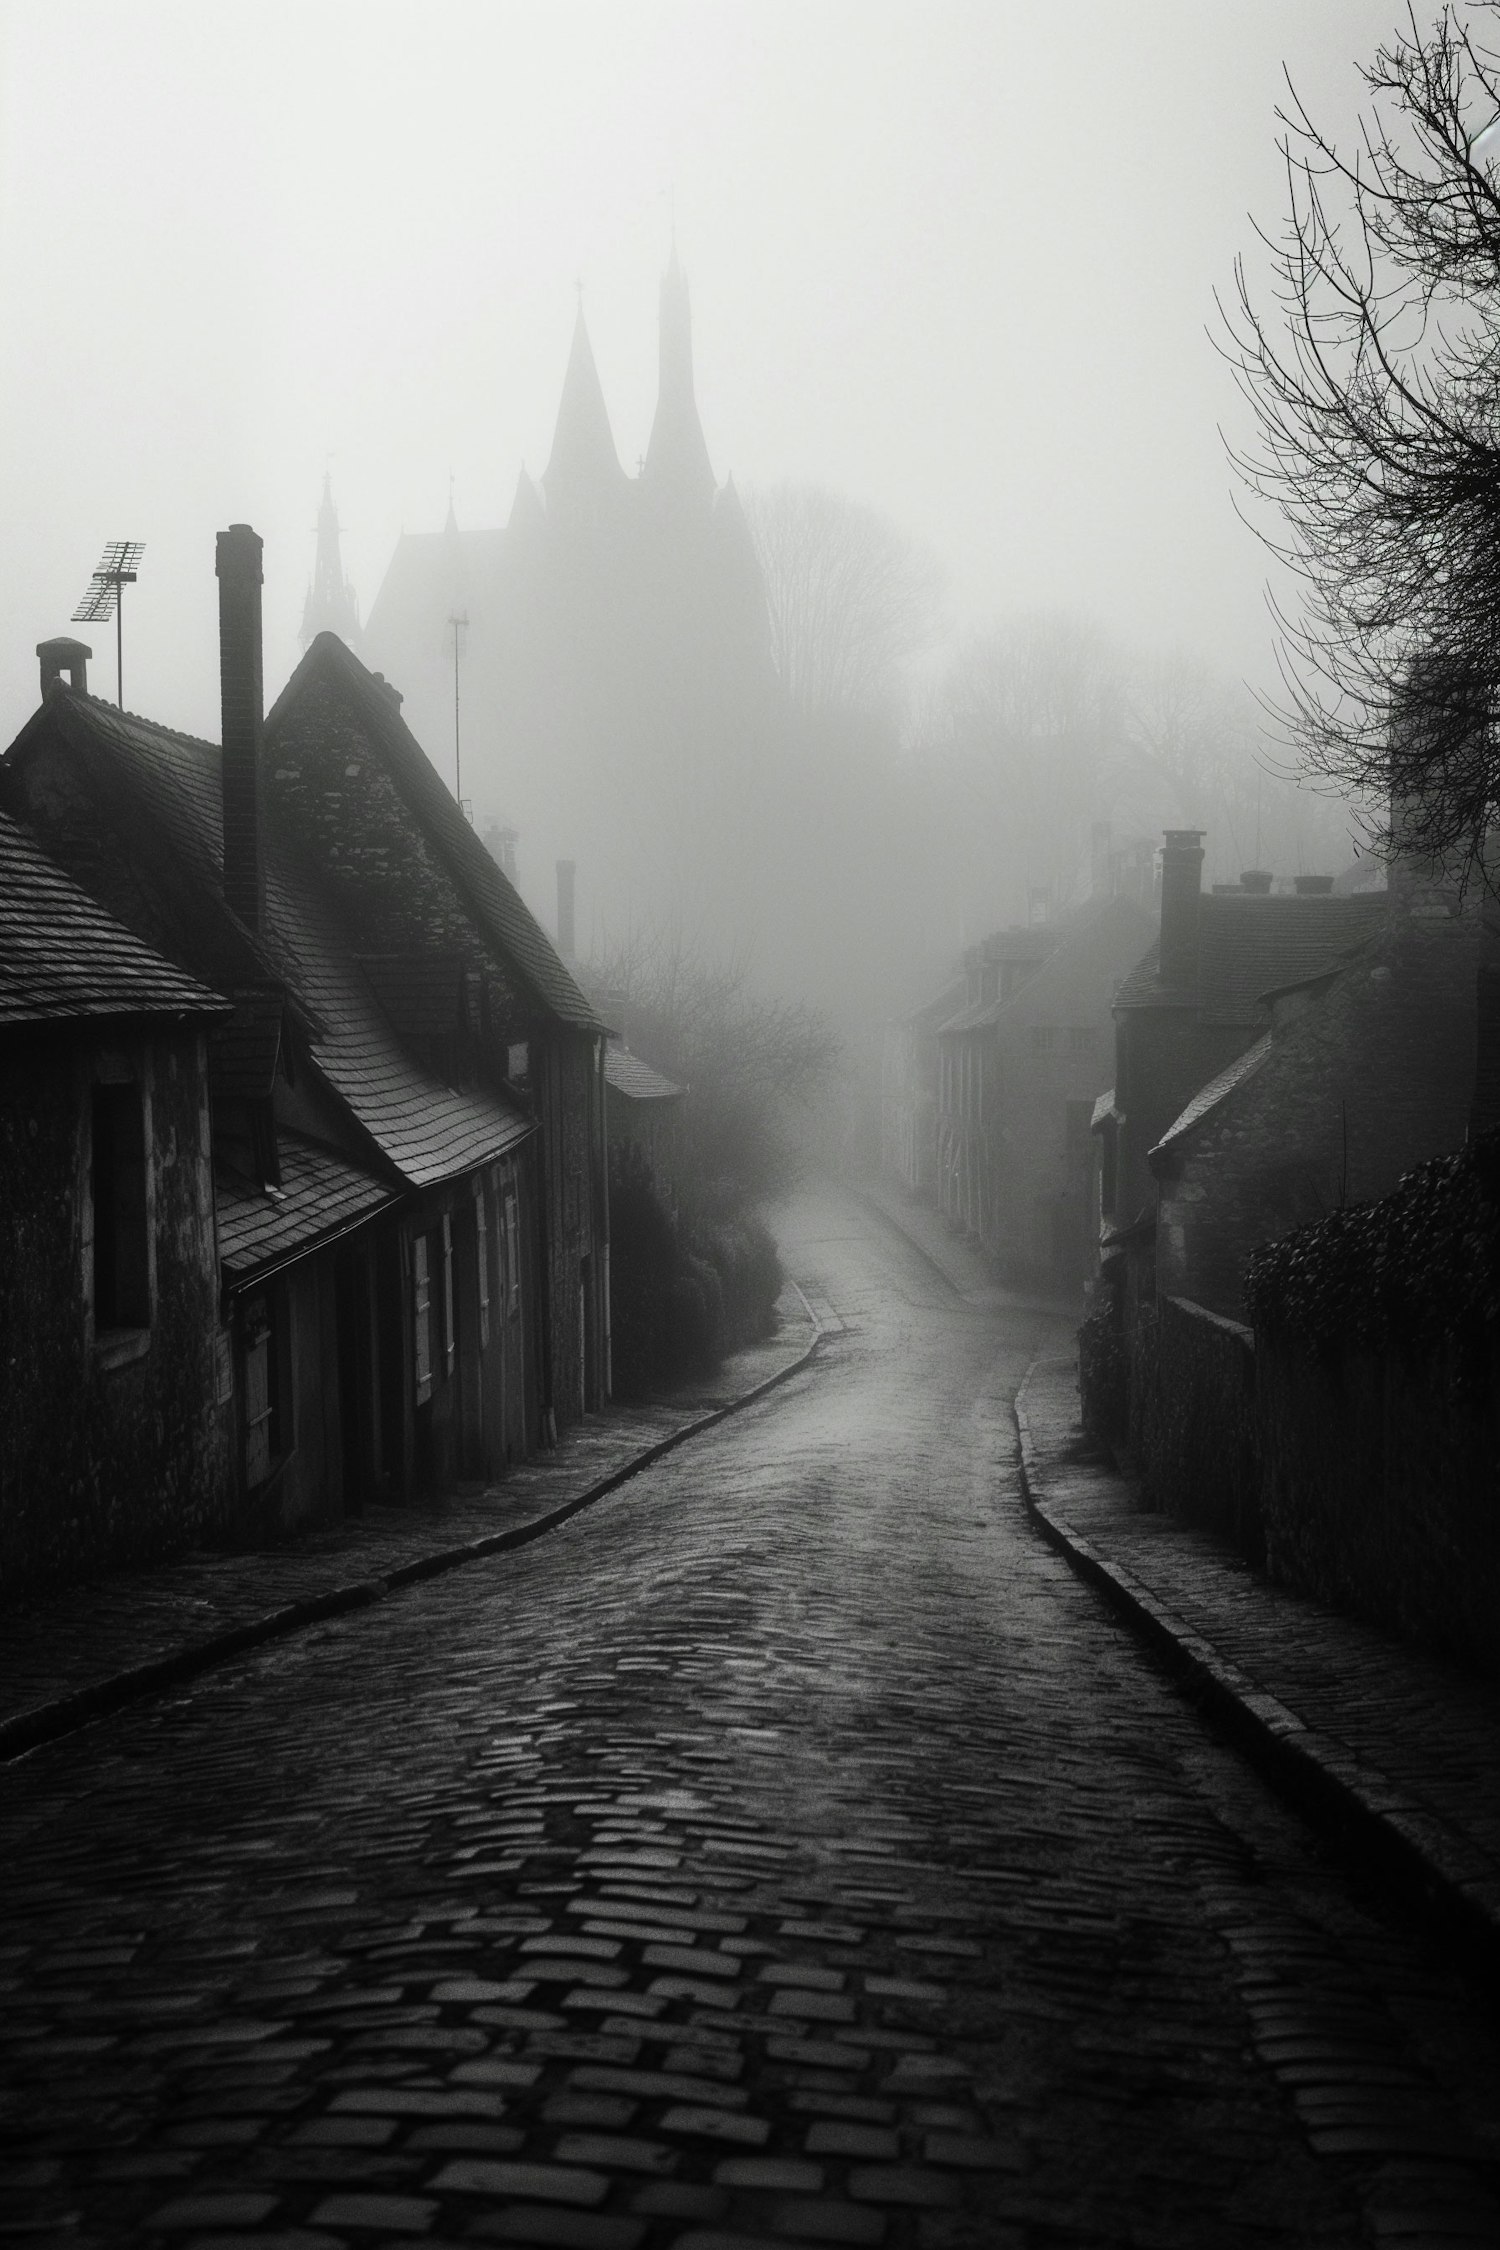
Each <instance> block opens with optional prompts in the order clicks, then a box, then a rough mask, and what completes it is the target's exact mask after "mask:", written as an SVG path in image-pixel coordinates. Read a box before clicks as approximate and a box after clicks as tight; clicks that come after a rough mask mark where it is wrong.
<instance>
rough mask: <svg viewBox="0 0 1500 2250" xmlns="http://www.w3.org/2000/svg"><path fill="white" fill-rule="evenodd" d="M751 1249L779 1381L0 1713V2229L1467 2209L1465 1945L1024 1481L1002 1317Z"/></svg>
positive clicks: (585, 2236)
mask: <svg viewBox="0 0 1500 2250" xmlns="http://www.w3.org/2000/svg"><path fill="white" fill-rule="evenodd" d="M783 1250H784V1255H785V1258H786V1261H787V1265H788V1268H789V1270H790V1271H791V1272H792V1273H793V1274H794V1275H795V1276H796V1277H797V1279H798V1280H799V1281H800V1282H801V1284H802V1285H803V1287H804V1288H805V1289H806V1290H807V1292H808V1294H809V1296H810V1297H811V1298H812V1299H813V1301H814V1303H815V1305H817V1306H818V1307H819V1309H820V1311H822V1312H823V1314H824V1316H825V1318H829V1319H836V1320H837V1322H838V1323H839V1324H840V1325H839V1326H838V1328H837V1329H836V1331H835V1332H834V1333H833V1334H832V1335H830V1336H829V1338H828V1339H827V1341H826V1343H825V1346H824V1348H823V1351H822V1353H821V1355H820V1356H819V1358H818V1359H817V1360H815V1361H814V1362H813V1363H812V1364H811V1365H810V1366H809V1367H808V1368H806V1369H805V1370H804V1371H803V1372H801V1373H799V1374H798V1375H796V1376H795V1377H793V1379H792V1380H791V1381H790V1382H789V1383H788V1384H787V1385H785V1386H784V1387H783V1388H782V1389H780V1390H779V1391H776V1392H774V1393H772V1394H771V1395H770V1396H768V1397H767V1398H765V1399H764V1400H762V1401H761V1402H760V1403H758V1404H756V1405H754V1406H752V1407H750V1408H749V1409H747V1410H746V1411H745V1412H744V1413H742V1414H740V1415H738V1416H736V1417H734V1418H733V1419H731V1420H729V1421H727V1422H725V1423H723V1424H722V1425H721V1426H720V1427H719V1428H717V1429H715V1430H713V1431H711V1432H708V1433H706V1434H705V1435H703V1436H702V1437H700V1438H698V1439H695V1440H694V1441H693V1442H692V1443H690V1444H689V1445H687V1446H685V1447H683V1448H682V1449H681V1450H679V1451H677V1452H676V1453H673V1454H671V1455H670V1456H668V1457H667V1458H665V1459H663V1460H662V1461H660V1462H658V1463H657V1464H656V1465H655V1466H653V1467H651V1468H649V1469H647V1470H646V1471H644V1472H643V1473H642V1474H641V1475H640V1476H638V1477H636V1478H635V1479H634V1480H633V1481H631V1482H630V1483H628V1484H627V1485H625V1486H623V1487H622V1488H621V1490H620V1491H619V1492H618V1493H616V1494H614V1495H612V1496H611V1497H609V1498H607V1499H605V1500H603V1501H602V1502H600V1503H599V1504H598V1505H597V1506H596V1507H594V1508H593V1509H591V1510H590V1511H588V1512H587V1513H586V1514H583V1515H580V1516H578V1517H576V1518H574V1519H573V1520H572V1521H570V1522H568V1523H567V1524H565V1525H564V1526H562V1527H561V1528H560V1529H558V1530H557V1531H555V1532H554V1533H552V1534H551V1535H550V1536H548V1537H546V1538H543V1539H540V1540H538V1541H536V1542H535V1543H534V1544H532V1545H530V1546H528V1547H526V1548H524V1549H522V1550H520V1551H518V1552H515V1553H512V1554H505V1555H500V1556H496V1557H494V1558H492V1559H489V1560H486V1561H481V1562H477V1563H475V1564H473V1565H471V1566H470V1567H468V1568H466V1569H463V1570H459V1571H456V1572H453V1573H452V1574H450V1575H448V1576H445V1577H443V1578H441V1579H439V1580H436V1581H434V1582H433V1583H431V1584H429V1585H425V1586H418V1587H415V1588H413V1589H411V1590H410V1591H409V1592H407V1593H405V1594H402V1595H401V1596H399V1597H398V1598H393V1599H391V1600H389V1601H387V1602H385V1603H383V1604H381V1605H380V1606H379V1607H377V1608H374V1609H371V1610H369V1611H366V1612H361V1613H359V1614H357V1615H354V1616H352V1617H349V1618H343V1619H339V1620H336V1621H332V1622H329V1623H327V1624H324V1625H321V1626H318V1627H315V1628H314V1629H312V1630H310V1631H308V1632H305V1633H303V1634H301V1635H299V1636H297V1637H295V1638H293V1639H290V1640H287V1641H284V1642H281V1643H278V1644H277V1645H275V1646H273V1647H271V1648H269V1649H267V1650H263V1651H261V1652H258V1653H256V1654H254V1655H253V1656H251V1657H248V1658H245V1659H242V1660H240V1661H239V1662H237V1663H234V1664H231V1665H228V1666H225V1667H223V1668H221V1669H219V1670H217V1671H215V1672H212V1673H210V1674H208V1675H206V1676H205V1677H203V1678H202V1679H200V1680H199V1681H197V1682H195V1683H194V1684H192V1685H191V1686H190V1687H188V1688H184V1689H182V1690H181V1691H179V1692H177V1693H174V1694H171V1695H166V1696H162V1697H160V1698H157V1699H156V1700H153V1701H148V1702H144V1703H141V1704H137V1705H135V1706H133V1707H132V1708H130V1709H128V1710H126V1711H124V1712H123V1713H120V1714H118V1715H117V1716H115V1717H113V1718H110V1719H108V1720H105V1721H103V1722H101V1723H100V1724H98V1725H96V1726H94V1727H92V1728H90V1729H87V1730H85V1731H83V1732H81V1733H78V1734H75V1735H73V1736H71V1737H69V1738H67V1739H65V1740H62V1741H59V1742H56V1743H54V1744H51V1745H49V1746H46V1747H44V1748H42V1749H40V1750H38V1751H36V1752H35V1753H33V1754H32V1755H31V1756H30V1757H28V1758H26V1759H24V1760H21V1761H18V1762H17V1763H15V1764H13V1765H11V1766H10V1767H8V1768H6V1769H5V1800H6V1811H5V1815H4V1835H5V1850H4V1854H3V1863H0V1916H3V1923H4V1940H3V1943H0V1990H3V1992H4V1996H5V1997H4V2006H3V2009H0V2076H3V2079H4V2081H5V2083H6V2084H7V2085H8V2086H9V2088H10V2089H11V2093H10V2096H9V2100H8V2102H7V2105H6V2109H5V2113H4V2135H5V2143H6V2145H7V2147H8V2148H9V2149H10V2150H11V2151H12V2152H13V2153H12V2154H11V2155H10V2156H9V2157H7V2158H6V2159H5V2160H4V2162H3V2164H0V2199H3V2200H0V2233H4V2234H9V2233H10V2232H16V2233H18V2234H19V2235H20V2236H21V2237H22V2238H24V2239H25V2240H27V2241H52V2240H56V2241H58V2242H67V2243H70V2244H79V2245H82V2244H113V2243H119V2242H123V2241H127V2240H129V2241H137V2240H139V2241H144V2242H150V2243H166V2242H171V2243H174V2244H185V2243H201V2244H203V2245H205V2246H207V2245H217V2246H219V2250H228V2246H229V2245H230V2244H249V2243H252V2242H253V2243H257V2244H264V2245H270V2244H273V2243H274V2244H285V2245H287V2246H291V2245H297V2246H300V2250H318V2246H322V2245H338V2244H358V2245H363V2244H373V2243H381V2244H390V2243H393V2242H400V2241H408V2240H410V2241H424V2242H459V2241H471V2240H483V2241H512V2242H517V2243H523V2244H528V2243H529V2244H554V2245H562V2246H564V2250H647V2246H649V2250H656V2246H658V2245H660V2246H663V2250H665V2246H667V2245H677V2246H678V2250H730V2246H732V2245H734V2244H737V2243H747V2242H766V2241H788V2242H805V2243H853V2244H866V2243H868V2244H886V2245H889V2246H890V2250H906V2246H907V2245H916V2244H922V2245H933V2246H937V2245H949V2244H951V2245H973V2246H976V2250H977V2246H981V2245H983V2246H986V2250H990V2246H1005V2245H1017V2246H1019V2245H1025V2246H1027V2250H1032V2246H1036V2250H1042V2246H1044V2245H1045V2246H1051V2245H1065V2244H1077V2245H1084V2244H1087V2245H1090V2246H1098V2245H1105V2244H1110V2245H1114V2244H1121V2245H1123V2244H1126V2243H1130V2244H1147V2243H1149V2244H1153V2245H1156V2244H1159V2245H1162V2246H1177V2245H1180V2246H1182V2250H1190V2246H1191V2250H1209V2246H1212V2250H1233V2246H1238V2245H1242V2244H1243V2245H1247V2246H1248V2245H1251V2244H1255V2245H1269V2244H1293V2243H1297V2244H1301V2243H1309V2242H1318V2243H1320V2244H1328V2245H1338V2244H1350V2245H1353V2244H1356V2243H1366V2242H1369V2241H1371V2240H1372V2239H1373V2240H1378V2241H1379V2242H1382V2243H1386V2242H1396V2243H1402V2244H1416V2243H1417V2242H1421V2243H1424V2244H1436V2243H1439V2242H1442V2243H1453V2244H1458V2243H1475V2244H1477V2243H1480V2242H1484V2241H1492V2240H1493V2239H1495V2227H1496V2216H1497V2214H1496V2205H1495V2204H1494V2202H1493V2201H1492V2200H1491V2195H1492V2192H1493V2186H1494V2159H1495V2142H1494V2132H1495V2120H1496V2119H1497V2117H1500V2047H1497V2044H1496V2041H1495V2037H1494V2031H1493V2023H1492V2019H1491V2018H1490V2017H1488V2016H1487V2014H1486V2013H1485V2010H1484V2006H1483V2004H1482V2001H1481V1998H1480V1997H1479V1996H1478V1995H1477V1994H1471V1993H1469V1992H1467V1991H1466V1990H1465V1989H1464V1987H1463V1985H1462V1983H1461V1981H1460V1980H1459V1978H1458V1977H1457V1975H1456V1974H1455V1973H1454V1972H1453V1971H1452V1970H1451V1969H1450V1968H1449V1967H1448V1966H1447V1965H1446V1964H1445V1962H1444V1961H1443V1960H1442V1959H1441V1958H1439V1957H1438V1956H1437V1955H1436V1954H1434V1953H1433V1952H1431V1951H1430V1950H1429V1948H1428V1947H1427V1945H1426V1943H1425V1942H1424V1941H1423V1940H1422V1939H1421V1938H1420V1936H1419V1935H1417V1934H1415V1933H1414V1932H1413V1931H1411V1930H1409V1929H1408V1928H1406V1927H1405V1926H1404V1925H1403V1923H1402V1922H1401V1921H1400V1920H1399V1918H1397V1917H1396V1916H1395V1915H1394V1913H1393V1912H1392V1911H1391V1910H1390V1909H1388V1908H1387V1907H1386V1906H1385V1905H1383V1904H1382V1902H1381V1901H1380V1900H1379V1899H1378V1898H1377V1897H1375V1896H1373V1895H1370V1896H1365V1895H1361V1894H1360V1892H1359V1891H1358V1889H1357V1888H1356V1887H1355V1886H1354V1885H1353V1883H1352V1881H1351V1877H1350V1875H1349V1873H1348V1871H1347V1870H1346V1869H1345V1868H1344V1867H1343V1866H1342V1865H1340V1864H1339V1863H1337V1862H1336V1861H1334V1860H1333V1859H1332V1858H1331V1857H1330V1856H1328V1855H1327V1854H1326V1853H1325V1851H1324V1849H1323V1848H1322V1847H1321V1846H1320V1845H1319V1843H1318V1842H1317V1841H1316V1839H1314V1838H1313V1837H1312V1835H1311V1834H1310V1832H1309V1831H1307V1830H1306V1829H1304V1828H1303V1826H1302V1825H1301V1824H1300V1823H1299V1822H1298V1820H1297V1819H1296V1818H1295V1817H1294V1816H1293V1815H1292V1814H1290V1813H1289V1812H1287V1811H1285V1810H1284V1809H1283V1808H1282V1807H1280V1806H1279V1805H1278V1804H1277V1803H1276V1801H1275V1800H1274V1799H1273V1798H1271V1797H1270V1796H1269V1795H1268V1793H1267V1792H1266V1791H1265V1789H1264V1788H1263V1786H1262V1784H1261V1783H1260V1782H1259V1780H1258V1779H1257V1778H1256V1777H1255V1776H1254V1774H1253V1773H1251V1772H1250V1770H1249V1769H1248V1768H1247V1767H1245V1766H1244V1765H1242V1764H1241V1763H1240V1762H1239V1761H1238V1760H1237V1758H1236V1757H1235V1756H1234V1754H1233V1753H1232V1752H1230V1751H1229V1750H1227V1749H1226V1748H1225V1747H1223V1746H1222V1744H1220V1743H1219V1742H1218V1741H1217V1740H1216V1738H1215V1737H1214V1736H1213V1734H1212V1733H1211V1732H1210V1731H1209V1730H1208V1729H1207V1727H1206V1726H1205V1725H1204V1724H1203V1722H1202V1721H1201V1720H1200V1719H1199V1718H1198V1717H1197V1716H1196V1715H1195V1713H1194V1712H1193V1710H1192V1709H1191V1708H1190V1707H1189V1706H1188V1705H1187V1703H1186V1702H1185V1701H1184V1700H1183V1698H1182V1697H1181V1695H1180V1694H1179V1693H1178V1692H1177V1691H1176V1689H1175V1688H1174V1687H1173V1686H1172V1685H1171V1684H1170V1682H1169V1681H1168V1680H1167V1679H1166V1678H1165V1677H1164V1676H1163V1675H1161V1674H1159V1673H1158V1672H1157V1671H1156V1670H1155V1669H1154V1668H1153V1666H1152V1664H1151V1662H1150V1660H1149V1659H1148V1658H1147V1657H1145V1656H1144V1655H1143V1654H1142V1653H1141V1652H1140V1650H1139V1648H1138V1647H1137V1646H1136V1644H1135V1643H1134V1642H1132V1641H1131V1640H1130V1639H1129V1637H1128V1636H1127V1635H1126V1633H1125V1632H1124V1631H1123V1629H1122V1628H1121V1627H1120V1626H1119V1625H1117V1624H1116V1623H1115V1622H1114V1621H1113V1620H1112V1619H1111V1617H1110V1615H1109V1613H1108V1612H1107V1611H1106V1610H1105V1609H1104V1608H1103V1607H1102V1606H1101V1604H1100V1602H1099V1600H1098V1598H1097V1596H1096V1595H1095V1594H1094V1593H1093V1592H1092V1591H1091V1590H1090V1589H1089V1588H1088V1587H1087V1586H1085V1585H1083V1584H1082V1583H1080V1582H1079V1581H1078V1579H1077V1578H1075V1577H1074V1576H1073V1574H1072V1573H1071V1572H1070V1571H1069V1569H1068V1567H1067V1565H1066V1563H1065V1562H1064V1561H1063V1560H1062V1559H1061V1558H1060V1557H1059V1556H1058V1555H1056V1554H1055V1553H1054V1552H1053V1551H1052V1550H1051V1549H1050V1548H1049V1547H1048V1546H1047V1545H1045V1544H1044V1542H1043V1541H1042V1539H1041V1538H1040V1537H1039V1536H1038V1534H1037V1532H1036V1530H1035V1528H1034V1527H1033V1526H1032V1525H1031V1524H1030V1523H1029V1522H1028V1521H1027V1519H1026V1516H1025V1514H1024V1511H1023V1508H1022V1505H1021V1501H1020V1498H1019V1494H1018V1488H1017V1476H1016V1435H1015V1429H1014V1424H1013V1420H1012V1416H1011V1410H1010V1402H1011V1400H1012V1398H1013V1396H1014V1393H1015V1390H1016V1387H1017V1385H1018V1384H1019V1382H1020V1380H1021V1378H1022V1376H1023V1374H1024V1372H1025V1370H1026V1367H1027V1365H1028V1362H1029V1360H1030V1359H1031V1357H1032V1355H1033V1352H1034V1351H1035V1349H1036V1347H1037V1344H1038V1342H1039V1340H1042V1339H1043V1338H1044V1335H1045V1333H1046V1332H1047V1330H1048V1318H1047V1316H1046V1315H1044V1314H1042V1313H1039V1312H1037V1311H1035V1310H1033V1309H1028V1308H1027V1307H1026V1305H1025V1304H1024V1303H1023V1302H1022V1301H1020V1300H1013V1299H1009V1298H1007V1297H1005V1296H1004V1295H1003V1294H1001V1293H999V1292H989V1293H987V1294H986V1293H976V1294H975V1295H973V1296H970V1297H967V1298H966V1297H964V1296H962V1295H960V1294H959V1293H958V1292H956V1291H955V1290H954V1289H953V1288H952V1287H951V1286H950V1285H949V1284H948V1283H946V1282H945V1281H943V1280H942V1279H941V1278H940V1277H939V1276H938V1275H937V1274H936V1273H935V1272H933V1271H932V1270H931V1269H930V1268H929V1266H928V1265H926V1264H925V1263H924V1262H923V1260H922V1259H921V1257H920V1256H919V1255H918V1253H917V1252H916V1251H915V1250H914V1249H912V1248H911V1246H910V1245H909V1244H907V1243H905V1242H904V1241H902V1239H901V1238H900V1237H899V1236H898V1235H897V1234H896V1233H895V1232H894V1231H893V1230H891V1229H890V1228H889V1227H887V1226H886V1225H885V1223H884V1222H883V1221H882V1220H881V1219H880V1218H879V1217H877V1216H876V1215H875V1214H874V1213H872V1212H871V1211H869V1210H868V1209H866V1208H865V1207H863V1206H862V1205H860V1204H858V1203H857V1202H855V1201H854V1200H853V1199H852V1198H846V1199H839V1200H823V1201H813V1200H811V1199H808V1200H805V1201H803V1202H801V1203H799V1204H798V1205H797V1206H796V1207H795V1208H794V1210H793V1212H792V1214H791V1218H790V1222H789V1223H788V1224H787V1225H786V1227H785V1228H784V1231H783ZM1330 2026H1333V2027H1334V2028H1335V2030H1336V2033H1337V2037H1338V2039H1339V2041H1340V2042H1341V2043H1342V2050H1343V2063H1342V2066H1341V2069H1340V2070H1338V2071H1334V2072H1330V2071H1329V2070H1328V2068H1327V2067H1326V2053H1327V2033H1328V2030H1329V2027H1330ZM1315 2033H1317V2034H1318V2037H1317V2038H1316V2039H1315V2037H1314V2034H1315ZM1299 2052H1304V2053H1305V2054H1306V2055H1307V2056H1308V2058H1309V2062H1308V2068H1307V2070H1306V2071H1305V2072H1304V2073H1303V2074H1302V2076H1301V2077H1300V2078H1299V2077H1298V2075H1297V2071H1296V2067H1295V2066H1296V2063H1297V2057H1298V2054H1299ZM1315 2054H1316V2055H1317V2056H1319V2057H1323V2058H1325V2060H1324V2062H1322V2063H1319V2064H1318V2065H1317V2067H1314V2063H1313V2059H1312V2058H1313V2057H1314V2055H1315ZM1294 2095H1295V2097H1296V2098H1294Z"/></svg>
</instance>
